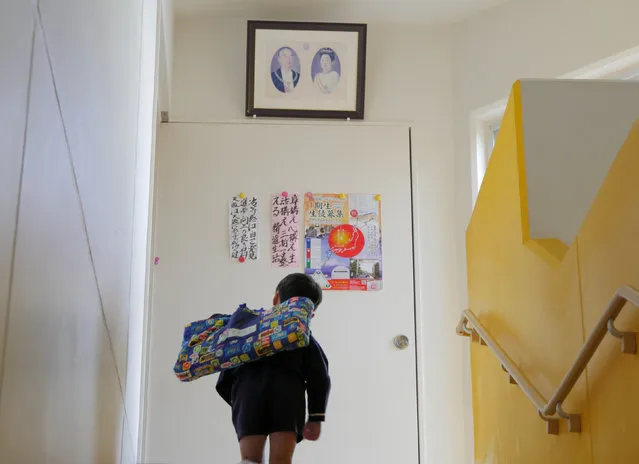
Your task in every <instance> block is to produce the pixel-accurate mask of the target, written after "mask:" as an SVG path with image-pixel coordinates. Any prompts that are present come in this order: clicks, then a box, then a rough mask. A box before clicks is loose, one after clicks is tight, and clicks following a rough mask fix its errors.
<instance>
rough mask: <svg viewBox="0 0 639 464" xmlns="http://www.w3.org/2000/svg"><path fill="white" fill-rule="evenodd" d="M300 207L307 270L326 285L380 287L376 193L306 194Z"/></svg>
mask: <svg viewBox="0 0 639 464" xmlns="http://www.w3.org/2000/svg"><path fill="white" fill-rule="evenodd" d="M304 210H305V211H304V228H305V232H304V237H305V251H306V255H305V258H306V262H305V272H306V274H308V275H312V276H313V277H314V278H315V280H316V281H317V282H319V284H320V285H321V286H322V288H324V289H325V290H360V291H377V290H381V289H382V226H381V224H382V215H381V200H380V196H379V195H375V194H349V195H343V194H342V195H338V194H319V193H318V194H307V195H306V198H305V200H304Z"/></svg>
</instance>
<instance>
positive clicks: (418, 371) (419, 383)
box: [138, 118, 427, 464]
mask: <svg viewBox="0 0 639 464" xmlns="http://www.w3.org/2000/svg"><path fill="white" fill-rule="evenodd" d="M161 124H219V125H226V124H242V125H251V124H265V125H277V126H282V125H305V126H338V125H339V126H341V125H343V124H349V125H353V126H384V127H404V128H406V129H407V133H408V159H409V177H410V192H411V198H410V210H411V240H412V248H413V255H412V261H413V262H412V266H413V315H414V324H415V329H414V330H415V333H414V340H415V342H414V344H413V346H414V349H415V384H416V392H415V395H416V396H415V399H416V402H417V415H416V416H417V423H416V427H417V454H418V459H419V462H418V464H425V463H426V446H427V442H426V437H425V430H426V427H425V423H424V418H425V414H424V410H423V409H424V404H425V391H424V386H425V384H426V382H425V374H426V366H425V365H424V359H423V355H422V353H423V352H424V350H423V322H424V320H423V319H424V318H423V316H424V315H423V306H422V302H423V297H422V293H421V290H420V288H421V287H420V286H419V285H418V282H421V276H420V267H421V266H420V263H421V250H420V245H419V240H417V236H418V232H419V228H420V227H419V226H420V224H421V222H420V219H421V218H420V214H419V210H418V209H416V208H415V204H416V200H417V199H418V198H419V188H418V182H417V179H416V167H415V160H414V158H413V145H412V124H411V123H392V122H389V123H384V122H357V121H356V122H352V121H346V122H341V121H340V122H334V121H306V120H303V121H297V120H264V119H258V118H253V119H240V120H205V121H168V118H166V120H165V121H162V122H161ZM157 133H158V131H155V134H154V141H153V142H154V148H157ZM154 151H155V150H154ZM154 154H155V153H154ZM156 168H157V159H156V157H155V156H153V180H152V184H151V192H150V200H151V205H152V206H151V208H150V209H151V211H150V217H149V234H148V248H147V250H148V253H149V254H148V260H149V261H148V262H149V263H150V262H151V260H152V259H153V258H152V254H153V250H154V248H155V230H156V228H155V225H156V212H157V204H156V200H155V189H156V186H157V185H158V184H157V172H158V170H157V169H156ZM147 269H148V276H147V282H148V285H147V286H146V295H145V302H146V303H145V307H144V324H145V326H144V334H143V339H142V346H143V353H142V398H141V399H142V401H141V405H142V407H141V411H140V414H141V417H140V422H139V423H140V430H139V441H138V443H139V448H138V462H141V463H144V462H145V458H146V442H147V440H146V439H147V437H146V429H147V427H146V425H147V417H148V415H147V405H148V394H149V390H148V385H149V382H148V381H149V375H150V363H149V356H148V354H149V350H150V330H151V308H152V305H153V297H152V295H153V266H151V265H149V266H148V268H147Z"/></svg>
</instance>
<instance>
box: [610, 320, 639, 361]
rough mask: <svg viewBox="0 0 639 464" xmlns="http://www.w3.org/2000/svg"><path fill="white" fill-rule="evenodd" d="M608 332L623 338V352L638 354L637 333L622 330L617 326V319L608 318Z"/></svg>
mask: <svg viewBox="0 0 639 464" xmlns="http://www.w3.org/2000/svg"><path fill="white" fill-rule="evenodd" d="M608 332H609V333H610V335H612V336H613V337H615V338H619V339H620V340H621V352H622V353H625V354H637V333H636V332H622V331H620V330H619V329H617V328H616V327H615V320H614V319H612V318H610V319H608Z"/></svg>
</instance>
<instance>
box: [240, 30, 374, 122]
mask: <svg viewBox="0 0 639 464" xmlns="http://www.w3.org/2000/svg"><path fill="white" fill-rule="evenodd" d="M246 57H247V60H246V116H273V117H293V118H338V119H347V118H351V119H364V87H365V82H366V24H341V23H340V24H338V23H301V22H279V21H249V22H248V42H247V53H246Z"/></svg>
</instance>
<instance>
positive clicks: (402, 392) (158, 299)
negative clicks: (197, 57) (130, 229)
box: [145, 123, 419, 464]
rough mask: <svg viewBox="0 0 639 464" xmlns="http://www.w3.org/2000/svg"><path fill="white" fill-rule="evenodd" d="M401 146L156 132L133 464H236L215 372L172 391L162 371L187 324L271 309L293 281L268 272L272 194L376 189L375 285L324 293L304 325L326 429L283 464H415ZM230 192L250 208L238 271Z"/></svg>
mask: <svg viewBox="0 0 639 464" xmlns="http://www.w3.org/2000/svg"><path fill="white" fill-rule="evenodd" d="M409 150H410V148H409V133H408V128H406V127H386V126H356V125H350V124H346V123H342V124H335V125H299V124H259V123H257V124H178V123H176V124H164V125H162V126H161V128H160V131H159V134H158V146H157V168H156V173H157V180H156V184H155V188H156V192H155V201H156V208H155V214H156V216H155V245H154V256H157V257H158V258H159V261H158V263H157V265H156V266H155V267H154V272H153V286H152V288H153V290H152V292H153V293H152V309H151V333H150V338H151V339H150V353H149V355H150V375H149V379H148V402H147V420H146V430H145V433H146V441H145V462H148V463H166V464H187V463H198V464H199V463H202V464H204V463H211V464H235V463H236V462H237V461H239V459H238V456H239V452H238V446H237V440H236V438H235V434H234V431H233V427H232V424H231V411H230V408H229V407H228V406H227V405H226V404H225V403H224V402H223V401H222V400H221V399H220V398H219V397H218V396H217V394H216V392H215V389H214V386H215V381H216V380H217V376H210V377H206V378H203V379H199V380H197V381H195V382H192V383H189V384H183V383H180V382H179V381H178V380H177V378H176V377H175V376H174V375H173V372H172V367H173V363H174V362H175V358H176V355H177V352H178V349H179V344H180V341H181V337H182V331H183V328H184V325H185V324H186V323H188V322H190V321H192V320H196V319H202V318H205V317H208V316H210V315H211V314H212V313H214V312H221V313H225V312H226V313H228V312H232V311H233V310H234V309H235V308H236V307H237V305H238V304H239V303H242V302H246V303H247V304H248V305H249V306H250V307H261V306H265V305H269V303H270V301H271V299H272V295H273V293H274V289H275V286H276V284H277V282H278V281H279V279H280V278H281V277H283V276H284V275H285V274H287V273H288V272H292V270H280V269H276V268H272V267H271V265H270V255H269V247H268V244H269V239H270V228H269V224H270V210H269V199H270V195H271V194H274V193H279V192H282V191H287V192H291V193H293V192H297V193H299V194H300V198H302V195H303V194H304V193H305V192H309V191H310V192H315V193H342V192H343V193H375V194H380V195H381V201H382V236H383V245H382V248H383V279H384V282H383V290H381V291H379V292H344V291H340V292H325V296H324V302H323V303H322V306H321V307H320V308H319V310H318V314H317V317H316V318H315V319H314V320H313V325H312V329H313V333H314V335H315V336H316V338H317V339H318V341H319V343H320V344H321V345H322V346H323V348H324V350H325V351H326V354H327V356H328V358H329V363H330V374H331V378H332V384H333V387H332V392H331V397H330V402H329V407H328V411H327V422H326V423H325V424H324V429H323V436H322V438H321V439H320V441H319V442H317V443H307V442H304V443H302V445H300V446H299V448H298V450H297V452H296V460H295V461H296V462H298V463H303V464H327V463H333V464H347V463H348V464H364V463H375V464H382V463H383V464H386V463H388V464H391V463H410V464H416V463H418V462H419V459H418V425H417V424H418V418H417V385H416V383H417V382H416V360H415V349H414V347H415V344H414V337H415V304H414V288H413V248H412V220H411V184H410V152H409ZM241 192H245V193H246V194H247V195H256V196H258V198H259V200H260V201H261V203H260V210H261V214H260V219H261V225H260V246H261V249H260V254H261V256H260V260H258V261H256V262H248V261H247V262H246V263H243V264H239V263H237V262H232V261H231V259H230V258H229V248H228V247H229V245H228V203H229V200H230V199H231V197H232V196H233V195H237V194H239V193H241ZM300 248H301V250H300V253H303V248H304V241H303V240H300ZM300 263H304V260H302V259H300ZM299 270H300V271H301V270H302V269H301V268H300V269H299ZM399 334H405V335H407V336H408V337H409V338H410V342H411V345H410V347H409V348H408V349H405V350H398V349H397V348H395V347H394V345H393V338H394V337H395V336H396V335H399Z"/></svg>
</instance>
